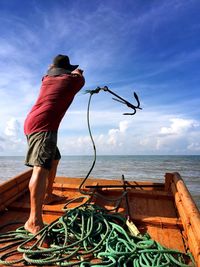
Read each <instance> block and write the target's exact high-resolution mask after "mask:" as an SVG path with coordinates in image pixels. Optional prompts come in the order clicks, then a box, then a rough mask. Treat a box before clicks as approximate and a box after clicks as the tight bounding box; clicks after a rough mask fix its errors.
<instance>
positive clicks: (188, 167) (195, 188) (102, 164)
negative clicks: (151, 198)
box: [0, 156, 200, 209]
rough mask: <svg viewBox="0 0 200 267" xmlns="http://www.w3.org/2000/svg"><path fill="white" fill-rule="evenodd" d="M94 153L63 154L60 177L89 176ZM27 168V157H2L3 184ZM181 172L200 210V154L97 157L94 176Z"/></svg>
mask: <svg viewBox="0 0 200 267" xmlns="http://www.w3.org/2000/svg"><path fill="white" fill-rule="evenodd" d="M92 162H93V156H63V157H62V159H61V161H60V164H59V167H58V172H57V175H58V176H69V177H85V176H86V175H87V173H88V171H89V169H90V167H91V165H92ZM25 170H27V167H26V166H24V157H0V183H2V182H4V181H6V180H8V179H9V178H11V177H13V176H15V175H17V174H19V173H21V172H23V171H25ZM166 172H179V173H180V175H181V176H182V178H183V179H184V181H185V183H186V185H187V187H188V189H189V191H190V193H191V195H192V196H193V199H194V201H195V202H196V204H197V206H198V208H199V209H200V156H97V159H96V164H95V167H94V169H93V171H92V173H91V175H90V177H96V178H107V179H121V177H122V174H123V175H124V176H125V179H126V180H140V181H149V180H150V181H154V182H163V181H164V175H165V173H166Z"/></svg>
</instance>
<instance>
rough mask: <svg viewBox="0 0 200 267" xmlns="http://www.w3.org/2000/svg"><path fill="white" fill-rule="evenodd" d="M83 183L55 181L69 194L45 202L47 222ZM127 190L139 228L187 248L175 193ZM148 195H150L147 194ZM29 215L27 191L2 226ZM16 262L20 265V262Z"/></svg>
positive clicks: (62, 192)
mask: <svg viewBox="0 0 200 267" xmlns="http://www.w3.org/2000/svg"><path fill="white" fill-rule="evenodd" d="M79 184H80V181H79V180H77V182H76V184H74V183H73V184H72V183H71V182H70V181H69V182H68V183H66V182H65V183H56V184H54V193H55V194H58V195H60V196H63V197H65V199H63V201H62V202H59V203H55V204H51V205H44V206H43V219H44V222H46V223H51V222H52V221H54V220H56V219H57V218H58V217H60V216H62V214H63V211H62V208H63V207H64V205H65V203H66V202H67V201H69V200H72V199H74V198H77V197H80V196H81V194H80V192H79V191H78V185H79ZM93 184H94V182H93ZM119 184H120V183H119ZM127 191H128V200H129V206H130V212H131V214H130V215H131V218H132V219H133V221H134V223H135V224H136V225H137V227H138V228H139V230H140V231H141V232H142V233H145V232H148V233H149V234H150V236H151V237H152V239H154V240H156V241H157V242H159V243H160V244H162V245H163V246H165V247H167V248H171V249H178V250H180V251H181V252H185V247H186V244H185V241H184V239H183V235H182V231H183V229H182V223H181V221H180V219H179V218H177V214H176V210H175V208H174V204H173V198H172V197H171V195H170V194H169V193H167V192H164V190H160V191H159V190H157V191H156V192H154V193H153V192H152V190H150V189H148V190H145V192H144V191H143V190H137V189H132V190H127ZM147 191H148V192H147ZM101 194H104V196H106V197H109V198H116V197H119V196H120V195H121V192H120V190H117V189H112V190H108V189H106V190H103V191H101ZM144 195H145V196H146V197H145V198H144ZM94 202H95V203H96V204H98V205H101V206H104V207H106V208H108V209H111V208H113V206H114V203H113V202H112V201H105V200H102V198H96V199H95V200H94ZM79 204H80V200H78V201H76V202H74V203H73V204H72V206H77V205H79ZM126 211H127V207H126V201H125V198H124V199H123V200H122V202H121V204H120V207H119V209H118V212H120V213H121V214H123V215H124V216H125V214H126ZM28 215H29V194H28V193H26V194H24V195H23V196H21V197H20V198H19V199H17V200H15V201H14V202H13V203H11V204H10V205H9V207H8V210H7V211H4V212H3V213H2V214H1V220H0V227H1V226H2V225H4V224H6V223H8V222H21V223H20V224H19V225H23V224H24V222H25V221H26V220H27V218H28ZM19 225H17V226H19ZM15 228H16V225H11V226H9V227H6V228H3V229H2V230H1V231H6V230H12V229H15ZM0 247H1V244H0ZM13 266H14V265H13ZM16 266H20V265H19V264H18V265H16Z"/></svg>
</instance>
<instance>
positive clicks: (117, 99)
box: [86, 86, 142, 115]
mask: <svg viewBox="0 0 200 267" xmlns="http://www.w3.org/2000/svg"><path fill="white" fill-rule="evenodd" d="M100 91H105V92H108V93H110V94H112V95H114V96H115V97H113V98H112V99H113V100H115V101H118V102H120V103H122V104H124V105H126V106H127V107H129V108H131V109H133V112H131V113H123V115H134V114H135V113H136V111H137V109H142V108H141V107H140V100H139V97H138V95H137V94H136V93H135V92H134V97H135V100H136V102H137V105H133V104H131V103H130V102H128V101H127V100H125V99H124V98H122V97H121V96H119V95H117V94H116V93H114V92H113V91H111V90H110V89H109V88H108V87H107V86H104V87H97V88H96V89H94V90H86V93H90V94H91V95H93V94H98V93H99V92H100Z"/></svg>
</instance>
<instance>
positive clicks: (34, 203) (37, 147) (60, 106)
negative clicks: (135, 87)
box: [24, 55, 85, 234]
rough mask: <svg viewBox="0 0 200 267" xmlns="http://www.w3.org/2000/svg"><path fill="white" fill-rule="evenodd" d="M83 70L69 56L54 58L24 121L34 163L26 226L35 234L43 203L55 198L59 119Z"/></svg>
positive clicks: (31, 163)
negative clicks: (54, 185)
mask: <svg viewBox="0 0 200 267" xmlns="http://www.w3.org/2000/svg"><path fill="white" fill-rule="evenodd" d="M82 73H83V71H82V70H80V69H78V65H71V64H70V60H69V58H68V56H65V55H58V56H56V57H55V58H54V60H53V64H51V66H50V68H49V70H48V72H47V75H46V76H44V77H43V79H42V85H41V89H40V93H39V96H38V99H37V101H36V103H35V105H34V106H33V107H32V109H31V111H30V113H29V114H28V116H27V118H26V120H25V123H24V132H25V134H26V136H27V141H28V152H27V157H26V163H25V164H26V165H27V166H31V167H33V173H32V176H31V179H30V182H29V190H30V215H29V218H28V220H27V222H26V223H25V225H24V227H25V229H26V230H28V231H29V232H31V233H33V234H36V233H37V232H38V231H40V230H41V229H42V228H43V227H44V224H43V219H42V205H43V203H50V202H53V201H55V200H56V197H58V196H56V195H53V194H52V188H53V182H54V178H55V175H56V170H57V165H58V162H59V160H60V158H61V156H60V152H59V150H58V148H57V131H58V128H59V125H60V122H61V120H62V118H63V116H64V114H65V112H66V111H67V109H68V108H69V106H70V104H71V103H72V101H73V98H74V96H75V95H76V93H77V92H78V91H79V90H80V89H81V88H82V87H83V85H84V83H85V80H84V77H83V75H82Z"/></svg>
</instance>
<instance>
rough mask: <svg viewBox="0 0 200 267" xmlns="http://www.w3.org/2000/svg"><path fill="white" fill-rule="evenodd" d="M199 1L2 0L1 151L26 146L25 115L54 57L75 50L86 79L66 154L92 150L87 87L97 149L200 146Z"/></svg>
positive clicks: (65, 136)
mask: <svg viewBox="0 0 200 267" xmlns="http://www.w3.org/2000/svg"><path fill="white" fill-rule="evenodd" d="M199 14H200V2H199V1H197V0H196V1H193V0H188V1H183V0H166V1H149V0H148V1H146V0H143V1H140V0H134V1H132V0H123V1H122V0H118V1H116V0H106V1H102V0H100V1H98V0H88V1H84V0H74V1H68V0H65V1H64V0H59V1H53V0H43V1H39V0H35V1H33V0H30V1H26V0H1V1H0V32H1V35H0V107H1V108H0V155H1V156H4V155H25V153H26V149H27V145H26V139H25V136H24V134H23V122H24V119H25V117H26V114H27V112H28V111H29V110H30V108H31V106H32V105H33V104H34V102H35V100H36V98H37V95H38V91H39V88H40V84H41V78H42V76H43V75H45V73H46V70H47V68H48V65H49V64H50V63H51V60H52V58H53V57H54V56H55V55H57V54H60V53H61V54H62V53H63V54H67V55H69V57H70V58H71V62H72V64H79V65H80V68H82V69H83V70H84V75H85V79H86V84H85V86H84V88H83V89H82V90H81V91H80V92H79V93H78V94H77V96H76V98H75V101H74V102H73V104H72V106H71V107H70V109H69V111H68V113H67V115H66V116H65V118H64V119H63V121H62V123H61V125H60V129H59V141H58V145H59V148H60V150H61V153H62V154H63V155H77V154H79V155H82V154H84V155H85V154H92V153H93V151H92V145H91V142H90V139H89V135H88V130H87V122H86V110H87V102H88V97H89V95H85V94H84V91H85V90H88V89H95V88H96V87H97V86H104V85H107V86H108V87H109V88H110V89H111V90H112V91H114V92H116V93H117V94H119V95H121V96H122V97H124V98H126V99H127V100H129V101H130V102H134V99H133V92H134V91H135V92H136V93H137V94H138V96H139V98H140V101H141V105H142V108H143V109H142V110H141V111H138V112H137V114H136V115H135V116H124V115H122V113H123V112H127V111H129V109H128V110H127V108H126V107H124V106H123V105H121V104H120V103H117V102H115V101H113V100H112V97H111V96H110V95H109V94H108V93H105V92H101V93H99V94H98V95H95V96H94V98H93V100H92V104H91V127H92V132H93V135H94V139H95V142H96V146H97V153H98V154H136V155H137V154H138V155H141V154H147V155H149V154H158V155H160V154H172V155H179V154H180V155H185V154H200V139H199V136H200V109H199V104H200V90H199V87H200V85H199V84H200V75H199V70H200V18H199Z"/></svg>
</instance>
